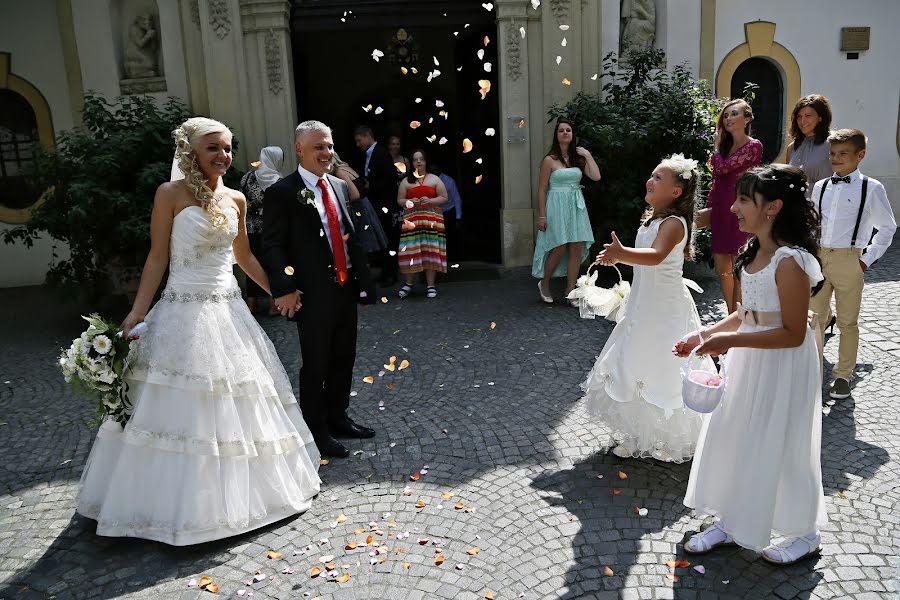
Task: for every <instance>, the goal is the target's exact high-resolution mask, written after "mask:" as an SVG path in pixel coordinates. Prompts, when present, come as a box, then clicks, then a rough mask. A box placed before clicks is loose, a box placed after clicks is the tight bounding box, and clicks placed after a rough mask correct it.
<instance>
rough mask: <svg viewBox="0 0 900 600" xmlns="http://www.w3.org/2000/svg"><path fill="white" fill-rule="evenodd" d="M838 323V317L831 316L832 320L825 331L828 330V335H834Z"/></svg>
mask: <svg viewBox="0 0 900 600" xmlns="http://www.w3.org/2000/svg"><path fill="white" fill-rule="evenodd" d="M835 323H837V315H831V320H830V321H828V325H826V326H825V327H824V329H823V331H824V330H825V329H827V330H828V335H834V324H835Z"/></svg>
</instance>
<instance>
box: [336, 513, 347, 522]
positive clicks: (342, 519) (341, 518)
mask: <svg viewBox="0 0 900 600" xmlns="http://www.w3.org/2000/svg"><path fill="white" fill-rule="evenodd" d="M335 520H336V521H337V522H338V523H346V522H347V515H345V514H344V513H341V514H339V515H338V516H337V519H335Z"/></svg>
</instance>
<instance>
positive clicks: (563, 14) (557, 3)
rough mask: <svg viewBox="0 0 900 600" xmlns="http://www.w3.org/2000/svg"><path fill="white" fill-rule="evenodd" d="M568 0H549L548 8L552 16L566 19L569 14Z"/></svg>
mask: <svg viewBox="0 0 900 600" xmlns="http://www.w3.org/2000/svg"><path fill="white" fill-rule="evenodd" d="M569 1H570V0H550V10H551V11H552V12H553V16H554V17H556V18H557V19H559V20H563V19H566V18H567V17H568V16H569Z"/></svg>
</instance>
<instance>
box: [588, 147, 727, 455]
mask: <svg viewBox="0 0 900 600" xmlns="http://www.w3.org/2000/svg"><path fill="white" fill-rule="evenodd" d="M697 178H698V175H697V161H695V160H692V159H687V158H685V157H684V156H683V155H681V154H675V155H673V156H671V157H669V158H666V159H665V160H663V161H662V162H661V163H660V164H659V166H657V167H656V169H654V170H653V174H652V175H651V176H650V179H648V180H647V186H646V189H647V194H646V196H645V200H646V201H647V203H648V204H649V205H650V208H649V210H648V211H647V212H646V213H645V215H644V221H643V223H642V225H641V227H640V228H639V229H638V233H637V239H636V242H635V247H634V248H628V247H625V246H623V245H622V244H621V243H619V239H618V238H617V237H616V234H615V232H613V233H612V242H610V243H609V244H604V250H603V251H602V252H601V253H600V254H598V255H597V261H596V262H597V263H598V264H602V265H613V264H615V263H625V264H629V265H633V266H634V281H633V283H632V286H631V293H630V295H629V297H628V301H627V304H626V307H625V314H624V316H623V318H622V320H621V321H620V322H619V323H618V324H617V325H616V328H615V329H614V330H613V332H612V333H611V334H610V336H609V339H608V340H607V342H606V345H605V346H604V347H603V350H602V351H601V353H600V356H599V357H598V358H597V362H596V363H595V364H594V368H593V369H592V370H591V372H590V374H589V375H588V377H587V380H586V381H585V382H584V383H583V384H582V389H583V390H584V392H585V397H586V398H587V402H588V410H589V412H590V413H591V414H592V415H595V416H597V417H599V418H600V419H602V420H603V421H605V422H606V424H607V425H608V426H609V427H610V429H611V431H612V435H613V441H614V443H617V444H618V445H616V446H615V448H614V449H613V454H615V455H616V456H619V457H622V458H627V457H635V458H646V457H653V458H656V459H659V460H663V461H668V462H676V463H680V462H683V461H686V460H690V459H691V457H692V456H693V455H694V446H695V444H696V441H697V436H698V434H699V433H700V426H701V424H702V418H701V416H700V415H699V414H698V413H696V412H694V411H692V410H690V409H687V408H685V407H684V404H683V402H682V400H681V375H680V371H679V369H680V367H681V365H682V361H680V360H678V359H676V358H675V357H673V356H672V354H671V352H670V350H671V348H672V341H673V340H677V339H679V338H680V337H682V336H683V335H684V334H685V332H688V331H695V330H696V329H697V327H698V326H699V324H700V317H699V315H698V314H697V307H696V306H695V305H694V300H693V298H692V297H691V294H690V292H689V291H688V288H687V283H691V284H692V283H693V282H687V281H686V280H684V279H683V278H682V267H683V266H684V260H685V259H686V258H687V259H690V258H692V256H693V244H692V226H693V220H694V195H695V192H696V189H697ZM706 361H709V359H708V358H707V359H706ZM709 365H711V362H707V366H708V368H709V369H710V370H711V367H710V366H709Z"/></svg>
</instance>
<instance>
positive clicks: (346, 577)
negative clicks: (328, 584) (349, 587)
mask: <svg viewBox="0 0 900 600" xmlns="http://www.w3.org/2000/svg"><path fill="white" fill-rule="evenodd" d="M335 581H337V582H338V583H347V582H348V581H350V573H344V574H343V575H341V576H340V577H338V578H337V579H335Z"/></svg>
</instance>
